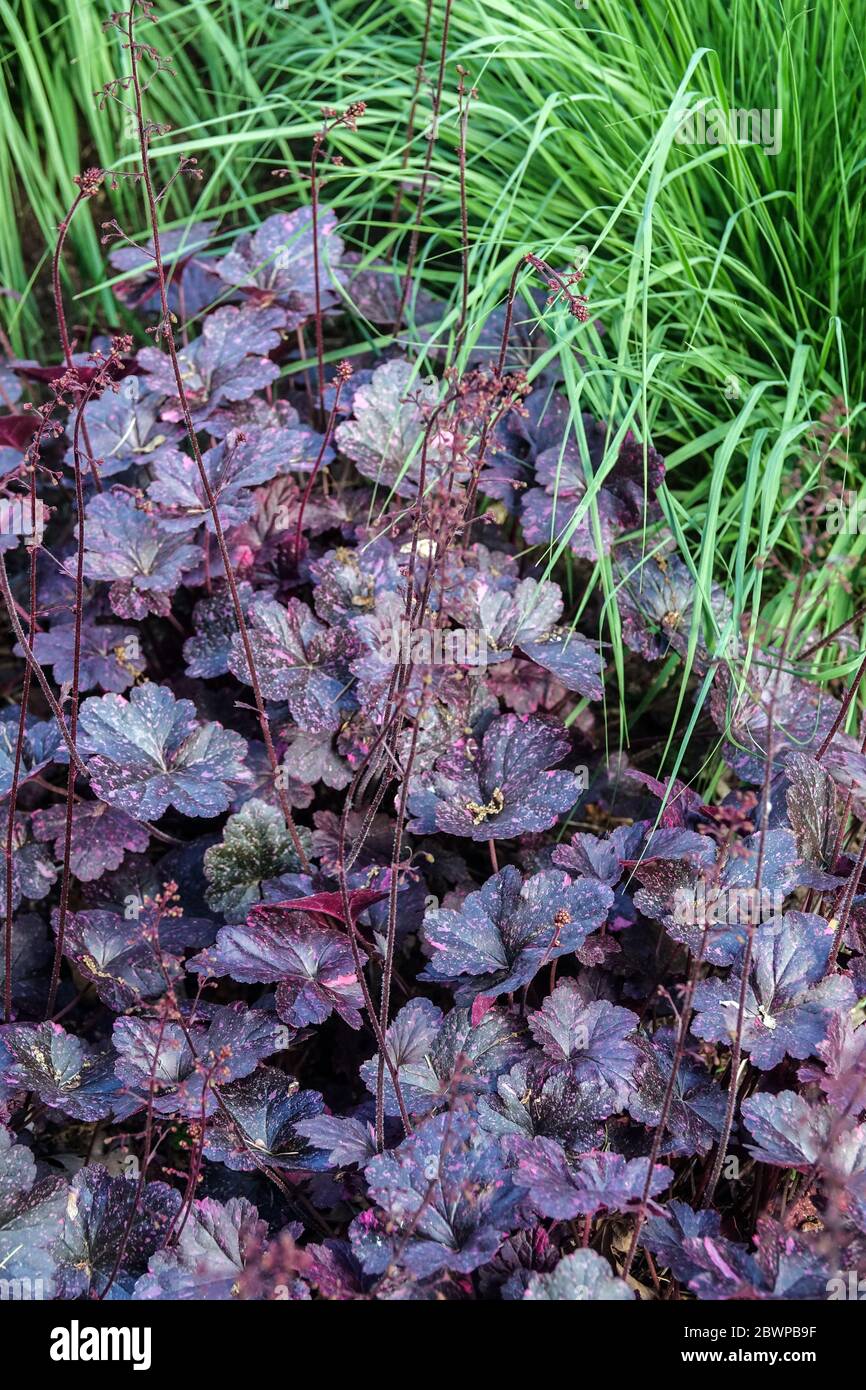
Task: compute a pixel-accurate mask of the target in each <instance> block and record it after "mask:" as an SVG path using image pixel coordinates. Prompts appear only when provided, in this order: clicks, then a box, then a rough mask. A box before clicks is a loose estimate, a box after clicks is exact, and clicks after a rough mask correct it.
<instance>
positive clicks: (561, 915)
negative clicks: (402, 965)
mask: <svg viewBox="0 0 866 1390" xmlns="http://www.w3.org/2000/svg"><path fill="white" fill-rule="evenodd" d="M612 902H613V893H612V892H611V890H610V889H609V888H608V887H606V886H605V885H604V884H601V883H598V882H596V881H594V880H590V879H579V880H578V881H577V882H573V881H572V880H571V879H570V878H569V876H568V874H566V873H563V871H562V870H561V869H547V870H545V871H544V872H542V873H539V874H534V875H533V877H532V878H529V879H527V880H526V881H525V882H524V880H523V878H522V876H521V874H520V872H519V870H518V869H516V868H514V866H513V865H508V866H507V867H506V868H505V869H503V870H502V871H501V872H500V873H498V874H495V875H494V876H493V877H492V878H489V879H488V880H487V882H486V883H485V885H484V887H483V888H482V889H481V891H480V892H478V893H470V894H469V896H468V897H467V898H466V899H465V900H464V902H463V905H462V907H461V909H460V911H459V912H454V911H451V910H449V909H445V908H437V909H434V910H433V911H432V912H429V913H428V914H427V916H426V917H425V919H424V940H425V944H426V946H427V949H428V951H430V952H432V960H431V961H430V963H429V964H428V965H427V967H426V969H425V970H424V971H423V972H422V974H421V975H420V977H419V978H420V979H422V980H432V981H435V982H436V983H437V984H438V983H448V984H451V985H452V986H453V985H456V986H457V987H456V989H455V994H456V997H457V1000H458V1002H459V1003H468V1002H470V1001H471V999H472V998H473V997H474V996H475V995H476V994H489V995H494V996H495V995H499V994H510V993H514V992H515V991H516V990H518V989H520V988H521V987H522V986H523V985H528V984H530V983H531V982H532V980H533V979H534V978H535V975H536V974H537V973H538V971H539V970H540V969H541V967H542V965H545V964H547V963H548V962H549V961H552V960H555V959H556V958H557V957H559V956H562V955H567V954H569V953H571V952H574V951H577V950H579V949H580V947H581V946H582V945H583V943H584V941H585V940H586V938H587V936H588V935H589V934H590V932H593V931H596V930H597V929H598V928H599V927H600V926H601V925H602V923H603V922H604V920H605V918H606V916H607V912H608V908H609V907H610V906H611V904H612ZM465 975H470V976H472V977H474V978H473V979H472V980H470V981H463V980H461V978H460V977H461V976H465Z"/></svg>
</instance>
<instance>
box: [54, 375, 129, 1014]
mask: <svg viewBox="0 0 866 1390" xmlns="http://www.w3.org/2000/svg"><path fill="white" fill-rule="evenodd" d="M112 360H113V359H112V358H109V359H108V361H107V363H106V364H105V368H104V371H105V372H107V371H109V370H110V367H111V363H112ZM102 375H103V374H102V373H99V374H98V375H97V376H95V377H94V378H93V380H92V381H91V383H90V385H89V386H88V388H87V390H86V391H85V393H84V395H83V396H82V397H81V400H80V402H79V406H78V410H77V411H76V414H75V427H74V429H73V432H72V458H73V464H74V470H75V502H76V510H77V513H78V550H77V552H76V562H75V618H74V631H73V646H72V688H71V690H70V695H69V733H70V736H71V738H72V742H73V743H75V740H76V738H77V737H78V706H79V703H80V693H81V692H80V687H81V620H82V615H83V610H84V481H83V479H82V476H81V430H82V425H83V422H84V408H85V406H86V405H87V404H88V402H89V401H90V400H92V398H93V397H94V395H96V394H97V393H98V392H99V390H100V388H101V386H102V385H104V382H103V379H102ZM75 775H76V773H75V764H74V763H72V762H71V761H70V764H69V771H68V773H67V781H66V819H65V827H64V834H63V876H62V878H61V882H60V910H59V913H58V919H57V934H56V938H55V942H54V961H53V963H52V966H51V983H50V984H49V987H48V1001H47V1003H46V1005H45V1017H46V1018H50V1017H51V1015H52V1014H53V1013H54V1005H55V1002H56V1000H57V989H58V986H59V984H60V965H61V962H62V960H63V945H64V941H65V937H66V917H67V914H68V911H69V882H70V877H71V864H72V827H73V820H74V814H75Z"/></svg>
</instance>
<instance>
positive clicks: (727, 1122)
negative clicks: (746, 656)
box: [702, 572, 803, 1207]
mask: <svg viewBox="0 0 866 1390" xmlns="http://www.w3.org/2000/svg"><path fill="white" fill-rule="evenodd" d="M802 584H803V574H802V572H801V574H800V576H799V577H798V580H797V588H796V591H795V597H794V602H793V603H792V605H791V612H790V615H789V618H788V623H787V626H786V629H785V634H784V637H783V640H782V644H781V646H780V649H779V659H778V662H777V663H776V670H775V673H774V674H775V679H774V681H773V688H772V690H771V692H770V699H769V702H768V706H767V765H766V767H765V768H764V781H763V786H762V788H761V831H760V839H759V841H758V860H757V864H756V866H755V883H754V892H755V901H756V902H758V903H759V902H760V900H761V884H762V881H763V874H764V855H765V849H766V843H767V832H768V830H769V823H770V788H771V786H772V781H773V718H774V715H775V709H776V701H777V700H778V696H779V682H780V681H781V678H782V668H783V666H784V664H785V653H786V652H787V649H788V644H789V642H790V640H791V630H792V627H793V622H794V614H795V613H796V611H797V605H798V600H799V597H800V592H801V589H802ZM752 915H753V914H751V913H750V914H749V918H750V920H749V926H748V930H747V935H746V945H745V950H744V952H743V962H742V976H741V978H740V989H739V993H738V995H737V1026H736V1031H735V1033H734V1040H733V1045H732V1047H731V1062H730V1069H731V1070H730V1077H729V1079H728V1098H727V1101H726V1104H725V1118H724V1120H723V1122H722V1132H721V1134H720V1135H719V1142H718V1146H717V1148H716V1156H715V1160H714V1162H713V1168H712V1172H711V1173H710V1180H709V1182H708V1183H707V1186H706V1189H705V1191H704V1196H703V1203H702V1205H703V1206H704V1207H707V1206H709V1205H710V1204H711V1202H712V1200H713V1197H714V1196H715V1193H716V1187H717V1186H718V1182H719V1178H720V1177H721V1176H722V1168H723V1167H724V1163H725V1158H726V1156H727V1152H728V1144H729V1142H730V1138H731V1131H732V1129H733V1127H734V1114H735V1112H736V1108H737V1092H738V1090H739V1085H740V1060H741V1058H742V1053H743V1029H744V1027H745V1021H746V994H747V991H748V988H749V971H750V969H751V964H752V948H753V944H754V939H755V924H754V922H753V921H752V920H751V918H752Z"/></svg>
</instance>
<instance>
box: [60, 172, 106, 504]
mask: <svg viewBox="0 0 866 1390" xmlns="http://www.w3.org/2000/svg"><path fill="white" fill-rule="evenodd" d="M88 196H89V194H88V193H87V192H85V190H84V188H80V189H79V190H78V194H77V196H76V197H75V199H74V201H73V203H72V206H71V207H70V209H69V211H68V213H67V214H66V216H65V217H64V219H63V221H62V222H61V223H60V226H59V227H58V229H57V240H56V241H55V243H54V255H53V256H52V258H51V288H52V292H53V294H54V314H55V317H56V319H57V332H58V335H59V337H60V346H61V347H62V349H63V360H64V362H65V363H66V370H67V371H72V370H73V369H74V366H75V364H74V362H73V360H72V344H71V342H70V340H69V329H68V327H67V323H66V310H65V309H64V307H63V291H62V289H61V286H60V264H61V260H62V257H63V247H64V244H65V242H66V237H67V234H68V232H69V227H70V224H71V222H72V219H73V217H74V216H75V214H76V212H77V211H78V209H79V208H80V206H81V204H82V203H83V202H85V201H86V200H87V198H88ZM83 409H84V402H83V401H82V402H81V404H80V405H79V407H78V410H79V414H80V413H81V412H82V411H83ZM83 437H84V447H85V449H86V450H87V457H88V460H89V462H90V474H91V477H92V479H93V486H94V487H95V488H96V491H97V492H101V491H102V479H101V478H100V476H99V469H98V468H97V467H96V459H95V458H94V457H93V449H92V448H91V445H90V437H89V435H88V433H87V426H86V425H85V426H84V436H83Z"/></svg>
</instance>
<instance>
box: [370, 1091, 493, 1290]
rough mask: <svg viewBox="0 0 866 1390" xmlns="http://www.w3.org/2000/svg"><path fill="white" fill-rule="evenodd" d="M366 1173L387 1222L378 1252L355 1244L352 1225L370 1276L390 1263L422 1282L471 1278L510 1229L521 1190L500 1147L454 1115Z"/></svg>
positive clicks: (438, 1119) (419, 1132)
mask: <svg viewBox="0 0 866 1390" xmlns="http://www.w3.org/2000/svg"><path fill="white" fill-rule="evenodd" d="M364 1176H365V1178H366V1179H367V1184H368V1190H369V1196H370V1198H371V1199H372V1200H373V1201H374V1202H375V1203H376V1204H377V1206H379V1207H380V1208H381V1209H382V1211H383V1212H384V1213H385V1215H386V1217H387V1218H388V1224H389V1236H388V1238H387V1239H386V1240H385V1241H384V1242H383V1243H382V1246H381V1247H380V1248H377V1247H376V1245H371V1244H370V1243H366V1242H363V1241H362V1240H359V1239H357V1237H360V1236H362V1235H363V1232H364V1225H365V1222H364V1217H363V1216H362V1217H360V1218H358V1221H357V1222H356V1223H355V1224H354V1225H353V1227H352V1230H351V1235H352V1238H353V1245H354V1246H355V1250H356V1253H357V1254H358V1255H359V1257H360V1259H361V1261H362V1263H363V1265H364V1268H365V1270H367V1271H368V1272H369V1273H374V1274H378V1273H381V1272H382V1271H383V1270H384V1269H385V1268H387V1266H388V1264H389V1262H390V1260H391V1259H392V1258H393V1259H395V1260H396V1261H397V1263H399V1264H402V1265H405V1267H406V1268H407V1269H408V1270H410V1271H411V1272H412V1273H413V1274H416V1275H419V1276H422V1277H423V1276H426V1275H430V1274H434V1273H436V1271H437V1270H440V1269H450V1270H453V1271H455V1272H456V1273H460V1274H469V1273H471V1271H472V1270H474V1269H477V1268H478V1266H479V1265H482V1264H484V1263H486V1261H487V1260H489V1259H490V1258H491V1256H492V1255H494V1254H495V1253H496V1250H497V1249H498V1247H499V1246H500V1244H501V1243H502V1241H503V1240H504V1238H505V1236H506V1235H507V1234H508V1232H509V1231H510V1230H511V1228H512V1226H513V1225H514V1224H516V1220H515V1218H516V1210H515V1209H516V1207H517V1204H518V1202H519V1200H520V1193H519V1191H518V1190H517V1189H516V1188H515V1187H514V1186H513V1185H512V1182H511V1179H510V1177H509V1175H508V1173H507V1171H505V1169H504V1168H503V1164H502V1155H501V1152H500V1149H499V1145H498V1144H497V1143H496V1142H495V1140H493V1139H490V1138H489V1137H488V1136H487V1135H484V1134H480V1133H478V1132H477V1131H475V1129H474V1126H473V1125H472V1122H471V1121H470V1120H469V1119H468V1117H466V1116H465V1115H462V1114H460V1113H455V1114H453V1115H437V1116H435V1117H434V1118H433V1119H430V1120H426V1121H425V1122H424V1123H423V1124H422V1125H420V1126H419V1128H418V1129H416V1131H415V1132H414V1134H412V1135H411V1136H410V1137H409V1138H408V1139H405V1140H404V1141H403V1143H402V1144H400V1146H399V1147H398V1148H397V1149H394V1150H393V1151H391V1152H390V1153H384V1154H379V1155H378V1156H377V1157H376V1158H374V1159H372V1160H371V1161H370V1163H368V1165H367V1167H366V1169H365V1172H364Z"/></svg>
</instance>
